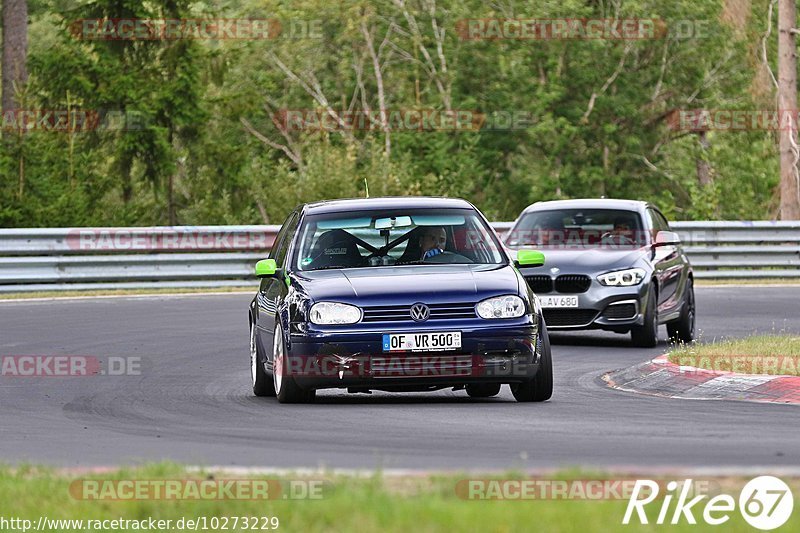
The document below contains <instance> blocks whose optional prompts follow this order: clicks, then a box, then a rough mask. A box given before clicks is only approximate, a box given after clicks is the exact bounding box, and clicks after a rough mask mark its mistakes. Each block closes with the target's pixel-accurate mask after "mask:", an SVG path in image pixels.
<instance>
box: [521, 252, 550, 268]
mask: <svg viewBox="0 0 800 533" xmlns="http://www.w3.org/2000/svg"><path fill="white" fill-rule="evenodd" d="M517 264H518V265H519V266H521V267H539V266H542V265H543V264H544V254H543V253H542V252H540V251H539V250H520V251H519V252H517Z"/></svg>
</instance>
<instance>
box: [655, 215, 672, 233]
mask: <svg viewBox="0 0 800 533" xmlns="http://www.w3.org/2000/svg"><path fill="white" fill-rule="evenodd" d="M656 220H658V222H659V224H660V228H659V229H660V230H661V231H670V227H669V222H667V218H666V217H665V216H664V215H662V214H661V211H656Z"/></svg>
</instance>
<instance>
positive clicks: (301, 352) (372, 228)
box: [249, 197, 553, 403]
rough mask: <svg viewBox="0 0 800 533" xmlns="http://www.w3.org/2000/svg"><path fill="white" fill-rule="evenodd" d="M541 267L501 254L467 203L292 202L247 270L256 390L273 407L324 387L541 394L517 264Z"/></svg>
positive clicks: (534, 336)
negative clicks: (252, 292)
mask: <svg viewBox="0 0 800 533" xmlns="http://www.w3.org/2000/svg"><path fill="white" fill-rule="evenodd" d="M542 264H544V256H543V255H542V254H541V253H540V252H537V251H534V250H520V251H518V252H517V255H516V258H515V259H513V260H512V259H511V258H510V257H509V255H508V252H507V251H506V249H505V248H504V247H503V245H502V244H501V243H500V241H499V240H498V238H497V236H496V235H495V233H494V231H493V230H492V229H491V227H490V226H489V224H488V222H487V221H486V219H485V217H484V216H483V215H482V214H481V213H480V212H479V211H478V210H477V209H476V208H475V207H474V206H473V205H472V204H470V203H469V202H467V201H465V200H459V199H448V198H419V197H399V198H374V199H353V200H333V201H327V202H318V203H311V204H305V205H301V206H299V207H298V208H296V209H295V210H294V211H293V212H292V213H291V214H290V215H289V217H288V218H287V219H286V221H285V222H284V224H283V226H282V227H281V230H280V232H279V233H278V235H277V237H276V239H275V243H274V245H273V248H272V250H271V252H270V255H269V258H267V259H264V260H261V261H259V262H258V263H257V264H256V275H257V276H258V277H259V278H261V285H260V287H259V291H258V293H257V294H256V296H255V298H253V301H252V302H251V304H250V310H249V311H250V312H249V321H250V362H251V377H252V385H253V392H254V393H255V395H256V396H277V398H278V401H279V402H281V403H303V402H311V401H313V400H314V398H315V395H316V391H317V390H318V389H325V388H340V389H346V390H347V391H348V392H351V393H369V392H371V391H372V390H381V391H392V392H405V391H408V392H411V391H435V390H439V389H443V388H452V389H453V390H460V389H464V390H466V393H467V394H468V395H469V396H471V397H477V398H487V397H491V396H495V395H497V394H498V393H499V392H500V387H501V385H503V384H508V385H510V387H511V392H512V393H513V396H514V398H516V399H517V400H518V401H521V402H541V401H545V400H547V399H549V398H550V396H551V394H552V389H553V371H552V363H551V355H550V343H549V340H548V336H547V328H546V326H545V323H544V320H543V318H542V312H541V308H540V306H539V303H538V300H537V298H536V296H535V295H534V294H533V292H532V291H531V289H530V288H529V286H528V284H527V283H526V282H525V279H524V278H523V277H522V276H521V275H520V273H519V270H518V268H519V267H521V266H525V267H535V266H537V265H538V266H541V265H542Z"/></svg>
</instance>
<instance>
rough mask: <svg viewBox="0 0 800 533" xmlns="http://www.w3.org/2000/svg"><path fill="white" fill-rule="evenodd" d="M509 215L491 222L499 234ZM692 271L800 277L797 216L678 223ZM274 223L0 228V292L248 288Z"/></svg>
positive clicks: (710, 275) (706, 275)
mask: <svg viewBox="0 0 800 533" xmlns="http://www.w3.org/2000/svg"><path fill="white" fill-rule="evenodd" d="M511 224H512V223H511V222H495V223H493V224H492V225H493V227H494V228H495V230H496V231H497V232H498V233H500V234H503V233H505V232H507V231H508V230H509V229H510V228H511ZM672 228H673V229H674V230H675V231H677V232H678V233H679V234H680V235H681V239H682V240H683V242H684V246H685V248H686V251H687V254H688V255H689V258H690V260H691V261H692V265H693V266H694V268H695V275H696V276H697V277H698V278H800V221H796V222H762V221H758V222H675V223H673V224H672ZM278 229H279V227H278V226H178V227H154V228H62V229H0V292H23V291H47V290H85V289H125V288H133V289H136V288H143V287H146V288H153V287H165V288H203V287H226V286H240V287H241V286H253V285H255V283H256V282H255V280H253V279H252V274H251V273H252V267H253V265H254V263H255V262H256V261H257V260H258V259H260V258H263V257H264V256H265V255H266V253H267V251H268V250H269V248H270V247H271V246H272V243H273V241H274V239H275V235H276V234H277V232H278Z"/></svg>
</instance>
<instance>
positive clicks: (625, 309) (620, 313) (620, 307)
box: [603, 302, 636, 320]
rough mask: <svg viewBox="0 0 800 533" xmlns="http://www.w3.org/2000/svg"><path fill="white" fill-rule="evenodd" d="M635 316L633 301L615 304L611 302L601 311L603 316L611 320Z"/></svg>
mask: <svg viewBox="0 0 800 533" xmlns="http://www.w3.org/2000/svg"><path fill="white" fill-rule="evenodd" d="M635 316H636V304H635V303H633V302H631V303H625V304H617V305H614V304H611V305H609V306H608V307H606V310H605V311H603V318H609V319H611V320H623V319H626V318H633V317H635Z"/></svg>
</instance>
